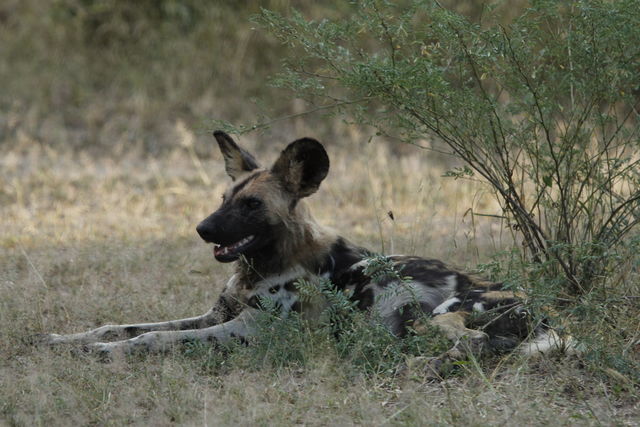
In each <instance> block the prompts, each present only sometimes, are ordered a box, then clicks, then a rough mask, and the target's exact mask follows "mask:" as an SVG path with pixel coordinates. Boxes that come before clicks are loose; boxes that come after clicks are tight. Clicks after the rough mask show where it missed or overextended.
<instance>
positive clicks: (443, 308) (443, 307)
mask: <svg viewBox="0 0 640 427" xmlns="http://www.w3.org/2000/svg"><path fill="white" fill-rule="evenodd" d="M459 302H461V301H460V298H456V297H453V298H449V299H448V300H446V301H445V302H443V303H442V304H440V305H439V306H437V307H436V308H434V309H433V311H432V313H433V314H445V313H448V312H449V307H451V306H452V305H454V304H457V303H459Z"/></svg>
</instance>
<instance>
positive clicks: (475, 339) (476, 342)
mask: <svg viewBox="0 0 640 427" xmlns="http://www.w3.org/2000/svg"><path fill="white" fill-rule="evenodd" d="M488 343H489V335H487V334H486V333H484V332H482V331H478V330H475V329H468V330H467V333H466V334H465V335H464V336H462V337H461V338H460V339H459V340H458V342H457V343H456V345H455V346H454V348H453V349H451V350H450V351H453V350H454V349H456V350H457V351H460V352H462V353H467V354H468V353H471V354H480V353H481V352H482V350H483V349H485V348H486V347H487V344H488ZM451 356H454V354H452V355H451ZM461 356H463V357H464V354H462V355H461ZM460 358H461V357H458V359H460Z"/></svg>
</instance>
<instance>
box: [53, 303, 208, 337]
mask: <svg viewBox="0 0 640 427" xmlns="http://www.w3.org/2000/svg"><path fill="white" fill-rule="evenodd" d="M217 314H218V312H217V310H216V307H214V308H212V309H211V310H209V311H208V312H207V313H205V314H203V315H202V316H197V317H190V318H187V319H178V320H171V321H168V322H153V323H133V324H127V325H104V326H101V327H99V328H96V329H92V330H90V331H86V332H80V333H77V334H69V335H58V334H48V335H45V336H43V340H42V341H43V342H44V343H45V344H51V345H55V344H88V343H92V342H97V341H111V340H114V339H123V338H131V337H135V336H137V335H140V334H142V333H145V332H150V331H172V330H184V329H198V328H206V327H208V326H211V325H214V324H216V323H220V322H219V321H217V317H218V316H217Z"/></svg>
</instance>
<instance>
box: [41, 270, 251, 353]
mask: <svg viewBox="0 0 640 427" xmlns="http://www.w3.org/2000/svg"><path fill="white" fill-rule="evenodd" d="M237 282H238V280H237V277H236V276H235V275H234V276H232V277H231V279H230V280H229V282H228V283H227V284H226V286H225V287H224V290H223V292H222V294H221V295H220V297H219V298H218V301H217V302H216V304H215V305H214V306H213V308H212V309H211V310H209V311H208V312H206V313H205V314H203V315H202V316H196V317H189V318H186V319H178V320H170V321H167V322H150V323H133V324H127V325H104V326H101V327H99V328H96V329H93V330H90V331H86V332H80V333H77V334H69V335H58V334H44V335H39V336H38V338H37V339H36V342H39V343H43V344H49V345H56V344H88V343H94V342H102V341H113V340H122V339H125V338H132V337H135V336H138V335H140V334H143V333H145V332H151V331H180V330H189V329H201V328H206V327H209V326H213V325H217V324H220V323H224V322H226V321H229V320H231V319H233V318H234V317H235V316H237V315H238V313H240V312H241V311H242V309H243V307H244V301H243V299H244V297H243V295H242V294H241V289H239V288H238V286H237Z"/></svg>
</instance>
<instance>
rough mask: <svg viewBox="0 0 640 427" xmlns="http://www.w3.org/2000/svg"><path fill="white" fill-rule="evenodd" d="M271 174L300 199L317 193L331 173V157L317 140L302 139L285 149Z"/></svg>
mask: <svg viewBox="0 0 640 427" xmlns="http://www.w3.org/2000/svg"><path fill="white" fill-rule="evenodd" d="M271 172H272V173H273V174H274V175H275V176H276V177H277V178H278V179H279V180H280V181H281V182H282V184H283V185H284V187H285V189H286V190H288V191H290V192H291V193H293V194H294V195H295V196H297V197H298V198H302V197H306V196H309V195H311V194H313V193H315V192H316V190H317V189H318V187H320V183H321V182H322V180H323V179H324V178H325V177H326V176H327V173H328V172H329V156H327V152H326V151H325V150H324V147H323V146H322V144H320V143H319V142H318V141H316V140H315V139H311V138H302V139H298V140H296V141H293V142H292V143H291V144H289V145H288V146H287V148H285V149H284V150H283V151H282V153H281V154H280V157H279V158H278V160H276V162H275V163H274V164H273V167H272V168H271Z"/></svg>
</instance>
